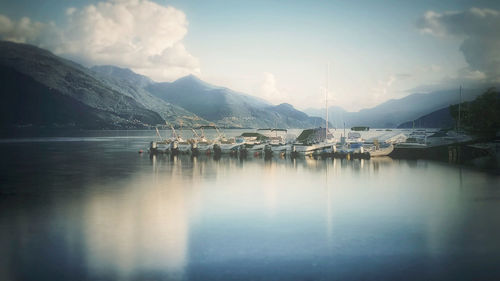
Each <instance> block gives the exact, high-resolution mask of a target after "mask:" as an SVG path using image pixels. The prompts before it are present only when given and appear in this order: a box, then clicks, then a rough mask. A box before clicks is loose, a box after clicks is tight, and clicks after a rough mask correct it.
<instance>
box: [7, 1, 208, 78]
mask: <svg viewBox="0 0 500 281" xmlns="http://www.w3.org/2000/svg"><path fill="white" fill-rule="evenodd" d="M2 23H4V24H2ZM0 26H2V27H1V28H0V36H1V37H2V38H4V39H6V40H10V41H17V42H26V43H32V44H35V45H38V46H40V47H45V48H48V49H50V50H52V51H53V52H54V53H56V54H58V55H62V56H65V57H69V58H71V59H75V60H77V61H79V62H81V63H84V64H86V65H94V64H112V65H117V66H121V67H128V68H131V69H133V70H135V71H137V72H139V73H141V74H144V75H147V76H150V77H151V78H153V79H154V80H157V81H169V80H173V79H176V78H179V77H181V76H184V75H187V74H189V73H194V74H198V73H199V72H200V69H199V62H198V59H197V58H195V57H194V56H192V55H191V54H190V53H189V52H188V51H187V50H186V48H185V46H184V44H183V42H182V40H183V39H184V37H185V35H186V33H187V27H188V22H187V20H186V16H185V14H184V13H183V12H182V11H180V10H178V9H176V8H174V7H171V6H168V7H165V6H162V5H159V4H157V3H154V2H152V1H148V0H109V1H107V2H100V3H98V4H96V5H88V6H86V7H83V8H79V9H77V8H68V9H67V10H66V23H65V24H64V25H61V26H60V27H57V26H54V25H53V24H43V23H37V22H31V21H30V20H29V19H28V18H23V19H21V20H20V21H19V22H18V23H13V22H12V21H11V20H10V19H9V18H7V17H5V16H0ZM48 30H50V32H48ZM49 33H50V35H51V36H48V34H49Z"/></svg>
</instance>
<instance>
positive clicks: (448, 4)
mask: <svg viewBox="0 0 500 281" xmlns="http://www.w3.org/2000/svg"><path fill="white" fill-rule="evenodd" d="M0 37H1V38H2V39H4V40H11V41H16V42H25V43H30V44H34V45H37V46H40V47H43V48H46V49H49V50H51V51H52V52H54V53H56V54H58V55H61V56H63V57H66V58H70V59H73V60H75V61H77V62H79V63H82V64H84V65H86V66H92V65H99V64H112V65H117V66H121V67H128V68H131V69H133V70H134V71H136V72H138V73H141V74H144V75H147V76H149V77H151V78H153V79H154V80H156V81H173V80H175V79H177V78H180V77H182V76H185V75H187V74H195V75H197V76H199V77H200V78H201V79H203V80H205V81H207V82H210V83H213V84H216V85H220V86H226V87H229V88H231V89H234V90H237V91H241V92H245V93H249V94H252V95H255V96H260V97H263V98H265V99H267V100H269V101H271V102H273V103H280V102H289V103H291V104H293V105H295V106H296V107H298V108H301V109H304V108H307V107H322V106H324V92H323V91H324V88H325V86H326V82H327V75H326V73H327V63H329V64H330V76H329V85H330V87H329V88H330V93H329V100H330V104H334V105H338V106H341V107H343V108H345V109H348V110H359V109H361V108H365V107H371V106H375V105H377V104H379V103H381V102H383V101H385V100H388V99H390V98H400V97H403V96H405V95H408V94H409V93H414V92H428V91H433V90H437V89H450V88H458V86H459V84H462V85H464V87H469V88H472V87H477V86H478V85H482V86H484V85H494V84H499V83H500V1H481V0H479V1H450V0H442V1H427V0H422V1H400V0H394V1H342V0H339V1H326V0H321V1H320V0H310V1H305V0H304V1H292V0H290V1H272V0H266V1H264V0H252V1H243V0H237V1H236V0H235V1H227V0H226V1H222V0H213V1H210V0H172V1H165V0H158V1H153V0H101V1H81V0H73V1H72V0H44V1H38V0H17V1H0Z"/></svg>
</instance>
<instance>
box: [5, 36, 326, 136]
mask: <svg viewBox="0 0 500 281" xmlns="http://www.w3.org/2000/svg"><path fill="white" fill-rule="evenodd" d="M0 77H1V81H2V83H0V93H1V98H2V103H1V106H0V108H1V113H0V128H2V129H9V128H20V127H36V128H78V129H125V128H150V127H153V126H156V125H158V124H160V125H164V124H165V123H167V124H171V125H174V126H177V127H178V126H186V127H196V126H200V125H207V124H211V123H213V124H216V125H218V126H224V127H240V128H241V127H252V128H257V127H282V128H306V127H312V126H315V125H316V124H320V123H321V122H324V121H322V119H321V118H318V117H309V116H308V115H307V114H305V113H303V112H301V111H299V110H297V109H295V108H294V107H293V106H291V105H289V104H281V105H277V106H275V105H272V104H270V103H268V102H266V101H264V100H261V99H259V98H256V97H252V96H249V95H245V94H241V93H237V92H234V91H231V90H229V89H227V88H222V87H217V86H213V85H210V84H207V83H205V82H203V81H201V80H200V79H198V78H196V77H194V76H187V77H184V78H181V79H179V80H176V81H174V82H172V83H156V82H154V81H153V80H151V79H149V78H148V77H145V76H142V75H139V74H136V73H134V72H133V71H131V70H129V69H125V68H119V67H115V66H96V67H92V68H86V67H84V66H82V65H79V64H77V63H75V62H72V61H70V60H66V59H63V58H61V57H58V56H56V55H54V54H52V53H51V52H49V51H47V50H44V49H40V48H38V47H35V46H31V45H26V44H18V43H12V42H6V41H0Z"/></svg>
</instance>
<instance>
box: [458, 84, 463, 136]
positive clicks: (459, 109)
mask: <svg viewBox="0 0 500 281" xmlns="http://www.w3.org/2000/svg"><path fill="white" fill-rule="evenodd" d="M461 107H462V85H460V100H459V101H458V124H457V132H460V115H461V114H460V113H461V112H460V111H461V109H462V108H461Z"/></svg>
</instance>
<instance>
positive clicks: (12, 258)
mask: <svg viewBox="0 0 500 281" xmlns="http://www.w3.org/2000/svg"><path fill="white" fill-rule="evenodd" d="M127 134H128V133H127ZM148 140H149V138H144V137H141V136H128V137H124V136H121V137H116V136H108V137H94V138H89V137H83V138H80V137H73V138H44V139H35V140H33V139H24V140H16V141H3V142H1V143H0V153H1V157H2V161H1V162H0V163H1V171H0V183H1V189H0V192H1V193H0V280H389V279H392V280H499V279H500V186H499V180H500V178H499V177H498V176H495V175H491V174H487V173H483V172H481V171H476V170H471V169H465V168H460V167H459V166H454V165H448V164H445V163H439V162H430V161H403V160H391V159H390V158H381V159H372V160H353V161H347V160H342V161H341V160H331V159H330V160H313V159H298V160H296V161H292V160H290V159H278V158H274V159H272V160H271V161H264V159H259V158H253V157H251V158H249V159H246V160H243V161H240V160H239V159H236V158H230V157H222V158H221V159H220V160H214V159H212V158H209V157H205V156H203V157H199V158H194V159H192V158H190V157H189V156H180V157H178V158H169V157H157V158H150V157H149V155H148V154H143V155H140V154H138V153H137V151H138V150H139V149H143V148H144V147H145V146H146V145H147V141H148Z"/></svg>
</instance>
